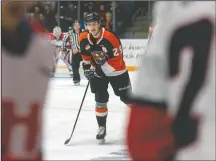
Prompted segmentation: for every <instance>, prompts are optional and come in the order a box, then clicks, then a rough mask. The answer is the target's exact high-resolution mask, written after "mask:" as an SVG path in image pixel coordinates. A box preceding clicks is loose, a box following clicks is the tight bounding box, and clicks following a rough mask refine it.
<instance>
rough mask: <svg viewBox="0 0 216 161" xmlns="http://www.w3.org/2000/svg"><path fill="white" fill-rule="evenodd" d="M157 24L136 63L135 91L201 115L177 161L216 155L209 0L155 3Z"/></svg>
mask: <svg viewBox="0 0 216 161" xmlns="http://www.w3.org/2000/svg"><path fill="white" fill-rule="evenodd" d="M155 8H160V12H159V13H160V14H159V15H156V19H157V20H156V21H157V22H156V28H155V30H154V33H153V37H152V40H151V42H150V44H149V46H148V49H147V52H146V55H145V57H143V61H142V64H141V65H140V68H141V70H140V73H139V76H138V78H137V82H136V86H135V89H134V96H135V97H136V98H137V99H138V100H139V101H141V102H145V101H146V100H147V101H150V102H153V103H157V104H161V105H167V107H168V109H169V111H170V113H171V114H172V116H174V117H175V116H176V115H177V114H179V113H178V112H179V111H181V112H182V111H184V112H185V111H187V110H188V111H189V112H190V115H200V116H201V124H200V127H199V129H200V131H199V136H198V141H197V142H196V144H194V145H193V146H190V147H188V148H185V149H184V150H182V151H180V153H178V155H177V158H176V159H177V160H188V159H189V160H215V159H216V158H215V150H216V149H215V142H216V140H215V136H216V135H215V126H216V125H215V121H216V120H215V89H216V88H215V52H216V48H215V45H216V43H215V29H216V26H215V20H216V17H215V15H216V13H215V11H216V9H215V2H213V1H202V2H201V1H200V2H198V1H194V2H192V1H190V2H187V1H174V2H171V1H170V2H157V4H156V7H155Z"/></svg>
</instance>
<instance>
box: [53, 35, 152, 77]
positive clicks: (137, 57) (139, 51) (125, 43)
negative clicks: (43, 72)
mask: <svg viewBox="0 0 216 161" xmlns="http://www.w3.org/2000/svg"><path fill="white" fill-rule="evenodd" d="M147 41H148V40H147V39H121V43H122V49H123V58H124V61H125V63H126V67H127V69H128V71H130V72H134V71H137V70H139V64H140V61H141V60H142V57H143V56H144V53H145V50H146V45H147ZM57 70H58V73H57V75H56V76H57V77H69V72H68V69H67V67H66V65H65V64H64V63H63V62H62V61H59V63H58V65H57Z"/></svg>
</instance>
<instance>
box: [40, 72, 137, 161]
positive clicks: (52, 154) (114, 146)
mask: <svg viewBox="0 0 216 161" xmlns="http://www.w3.org/2000/svg"><path fill="white" fill-rule="evenodd" d="M134 75H135V73H130V77H131V80H132V84H134ZM86 85H87V81H86V80H82V81H81V86H74V85H73V81H72V79H71V78H55V79H52V80H50V84H49V91H48V95H47V101H46V105H45V110H44V111H45V112H44V117H43V119H44V127H43V131H44V135H43V148H44V152H45V153H44V159H45V160H96V159H98V160H129V158H128V156H127V152H126V146H125V129H126V125H127V116H128V115H127V114H128V107H127V106H126V105H125V104H123V103H122V102H121V101H120V99H119V98H118V97H117V96H115V94H114V92H113V90H112V87H111V86H109V94H110V98H109V103H108V109H109V114H108V119H107V137H106V144H105V145H99V144H98V142H97V140H96V138H95V137H96V133H97V130H98V126H97V122H96V117H95V111H94V110H95V101H94V95H93V94H92V93H91V92H90V88H89V89H88V92H87V97H86V98H85V101H84V104H83V107H82V110H81V113H80V116H79V120H78V122H77V125H76V129H75V132H74V134H73V137H72V139H71V141H70V143H69V144H68V145H64V142H65V140H66V139H68V138H69V136H70V134H71V131H72V128H73V125H74V122H75V119H76V116H77V113H78V110H79V107H80V103H81V101H82V97H83V94H84V91H85V88H86Z"/></svg>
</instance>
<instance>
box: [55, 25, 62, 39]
mask: <svg viewBox="0 0 216 161" xmlns="http://www.w3.org/2000/svg"><path fill="white" fill-rule="evenodd" d="M61 34H62V30H61V28H60V27H59V26H56V27H54V28H53V35H54V36H55V37H59V36H61Z"/></svg>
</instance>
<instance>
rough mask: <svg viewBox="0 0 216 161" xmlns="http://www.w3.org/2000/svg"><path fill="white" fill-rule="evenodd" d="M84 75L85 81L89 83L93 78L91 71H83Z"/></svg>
mask: <svg viewBox="0 0 216 161" xmlns="http://www.w3.org/2000/svg"><path fill="white" fill-rule="evenodd" d="M84 75H85V77H86V79H88V80H89V81H90V80H92V79H93V78H94V77H95V75H94V70H93V69H87V70H84Z"/></svg>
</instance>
